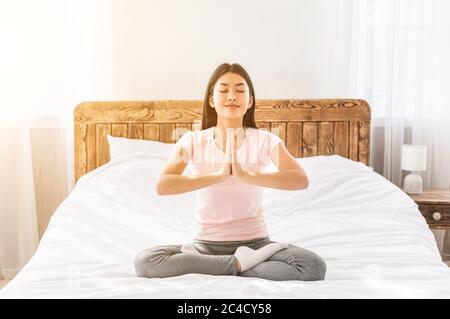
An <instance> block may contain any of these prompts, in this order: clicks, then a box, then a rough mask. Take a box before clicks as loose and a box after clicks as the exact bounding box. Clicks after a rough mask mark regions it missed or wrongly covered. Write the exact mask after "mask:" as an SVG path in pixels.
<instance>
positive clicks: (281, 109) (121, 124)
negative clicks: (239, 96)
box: [74, 99, 370, 181]
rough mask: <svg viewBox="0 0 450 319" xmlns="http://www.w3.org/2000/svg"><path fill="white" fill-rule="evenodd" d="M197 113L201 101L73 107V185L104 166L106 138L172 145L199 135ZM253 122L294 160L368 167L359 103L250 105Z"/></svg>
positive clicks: (366, 111)
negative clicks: (331, 159) (326, 159)
mask: <svg viewBox="0 0 450 319" xmlns="http://www.w3.org/2000/svg"><path fill="white" fill-rule="evenodd" d="M202 109H203V101H202V100H158V101H157V100H155V101H114V102H84V103H81V104H79V105H77V107H76V108H75V110H74V131H75V143H74V145H75V181H77V180H78V179H79V178H80V177H81V176H83V175H84V174H86V173H87V172H89V171H91V170H93V169H95V168H97V167H99V166H101V165H103V164H105V163H106V162H108V161H109V145H108V142H107V139H106V135H107V134H110V135H112V136H121V137H128V138H135V139H146V140H155V141H161V142H165V143H175V142H176V141H177V140H178V138H179V137H180V136H181V135H182V134H177V133H176V132H183V133H184V132H185V130H186V129H188V130H193V131H195V130H201V118H202ZM255 120H256V124H257V126H258V128H261V129H267V130H270V131H271V132H273V133H275V134H277V135H278V136H279V137H280V138H281V139H282V140H283V141H284V142H285V145H286V147H287V149H288V150H289V151H290V153H291V154H292V155H293V156H295V157H308V156H315V155H332V154H338V155H341V156H343V157H346V158H349V159H352V160H354V161H359V162H362V163H364V164H366V165H367V164H368V163H369V149H370V106H369V104H368V103H367V102H366V101H364V100H359V99H317V100H301V99H295V100H256V109H255ZM180 128H183V130H184V131H183V130H180ZM177 129H178V130H177ZM174 132H175V134H174Z"/></svg>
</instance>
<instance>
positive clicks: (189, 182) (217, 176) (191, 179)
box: [156, 147, 231, 195]
mask: <svg viewBox="0 0 450 319" xmlns="http://www.w3.org/2000/svg"><path fill="white" fill-rule="evenodd" d="M189 161H190V157H189V153H188V152H187V151H186V150H185V149H184V148H183V147H179V148H178V149H176V150H175V152H174V153H172V156H171V157H170V158H169V162H168V163H167V165H166V167H165V168H164V170H163V172H162V174H161V177H160V179H159V181H158V184H157V185H156V193H157V194H158V195H174V194H180V193H186V192H191V191H194V190H197V189H199V188H203V187H206V186H209V185H212V184H215V183H219V182H222V181H224V180H225V179H227V178H228V177H229V176H230V174H231V167H230V166H231V163H223V164H222V167H221V169H220V170H219V171H218V172H214V173H210V174H205V175H189V176H185V175H182V174H183V171H184V170H185V168H186V166H187V164H188V163H189Z"/></svg>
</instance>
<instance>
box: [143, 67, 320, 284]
mask: <svg viewBox="0 0 450 319" xmlns="http://www.w3.org/2000/svg"><path fill="white" fill-rule="evenodd" d="M254 113H255V92H254V89H253V84H252V82H251V79H250V77H249V75H248V74H247V72H246V71H245V70H244V68H243V67H242V66H241V65H239V64H232V65H230V64H228V63H224V64H222V65H220V66H219V67H218V68H217V69H216V70H215V71H214V73H213V74H212V76H211V78H210V80H209V83H208V86H207V90H206V94H205V99H204V104H203V114H202V130H201V131H188V132H186V133H185V134H184V135H183V136H182V137H181V138H180V139H179V140H178V141H177V143H176V144H175V145H174V151H173V152H172V154H171V156H170V158H169V161H168V163H167V165H166V166H165V168H164V170H163V172H162V174H161V176H160V180H159V181H158V184H157V186H156V192H157V193H158V194H159V195H173V194H180V193H185V192H190V191H194V190H195V191H196V196H197V212H196V213H197V217H196V225H197V227H196V231H195V235H194V238H193V240H192V242H190V243H185V244H178V245H163V246H156V247H152V248H149V249H146V250H144V251H142V252H141V253H139V254H138V256H137V257H136V260H135V268H136V273H137V275H138V276H140V277H148V278H162V277H171V276H179V275H183V274H188V273H198V274H208V275H237V276H243V277H258V278H264V279H269V280H304V281H306V280H323V279H324V277H325V272H326V264H325V262H324V260H323V259H322V258H321V257H320V256H318V255H317V254H315V253H314V252H312V251H309V250H307V249H304V248H301V247H298V246H295V245H292V244H289V243H279V242H274V241H272V240H270V238H269V235H268V231H267V226H266V223H265V221H264V215H263V209H262V196H263V191H264V187H271V188H278V189H283V190H300V189H305V188H307V187H308V177H307V175H306V173H305V171H304V170H303V168H302V167H301V166H300V164H299V163H298V162H297V161H296V159H295V158H294V157H293V156H292V155H291V154H290V153H289V152H288V150H287V149H286V146H285V145H284V143H283V141H282V140H281V139H280V138H279V137H278V136H277V135H276V134H274V133H272V132H269V131H267V130H263V129H258V128H257V126H256V123H255V118H254ZM270 161H273V163H274V164H275V165H276V166H277V168H278V171H277V172H262V169H263V168H264V167H266V166H267V165H269V164H270ZM189 163H191V167H192V170H193V173H194V175H188V176H185V175H182V174H183V171H184V169H185V168H186V166H187V165H188V164H189Z"/></svg>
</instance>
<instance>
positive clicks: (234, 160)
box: [231, 136, 249, 180]
mask: <svg viewBox="0 0 450 319" xmlns="http://www.w3.org/2000/svg"><path fill="white" fill-rule="evenodd" d="M231 141H232V143H231V144H232V147H231V148H232V152H231V171H232V174H233V176H234V177H236V178H237V179H240V180H243V179H244V178H245V177H247V176H248V175H249V173H248V172H247V171H246V170H244V169H243V168H242V166H241V164H240V163H239V161H238V157H237V136H234V138H232V140H231Z"/></svg>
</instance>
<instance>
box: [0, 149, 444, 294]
mask: <svg viewBox="0 0 450 319" xmlns="http://www.w3.org/2000/svg"><path fill="white" fill-rule="evenodd" d="M297 160H298V161H299V162H300V163H301V165H302V166H303V167H304V168H305V170H306V172H307V173H308V176H309V179H310V186H309V188H308V189H306V190H300V191H283V190H276V189H271V188H265V194H264V202H263V204H264V209H265V218H266V222H267V225H268V228H269V234H270V237H271V239H272V240H276V241H284V242H290V243H293V244H296V245H298V246H301V247H304V248H306V249H310V250H312V251H314V252H316V253H317V254H319V255H320V256H322V257H323V258H324V260H325V261H326V263H327V274H326V277H325V280H324V281H314V282H301V281H282V282H277V281H270V280H264V279H259V278H242V277H239V276H210V275H200V274H186V275H183V276H177V277H171V278H165V279H160V278H157V279H147V278H138V277H136V275H135V272H134V265H133V262H134V257H135V256H136V254H137V253H138V252H139V251H141V250H142V249H145V248H147V247H151V246H155V245H161V244H179V243H185V242H189V241H190V240H191V234H192V231H193V227H194V217H195V193H194V192H189V193H185V194H180V195H171V196H158V195H157V194H156V193H155V190H154V189H155V183H156V180H157V177H158V176H159V173H160V172H161V170H162V168H163V166H164V164H165V160H163V159H159V158H154V157H151V156H144V155H139V156H129V157H122V158H119V159H116V160H114V161H112V162H109V163H107V164H106V165H104V166H102V167H99V168H97V169H95V170H94V171H91V172H90V173H88V174H86V175H84V176H83V177H82V178H81V179H80V180H79V181H78V183H77V185H76V187H75V188H74V190H73V192H72V193H71V194H70V195H69V196H68V197H67V198H66V199H65V200H64V201H63V203H62V204H61V205H60V206H59V207H58V209H57V210H56V211H55V213H54V215H53V216H52V218H51V220H50V223H49V226H48V229H47V231H46V232H45V234H44V236H43V238H42V240H41V242H40V244H39V247H38V249H37V251H36V253H35V255H34V256H33V257H32V258H31V260H30V261H29V262H28V263H27V264H26V265H25V267H24V268H23V269H22V270H21V271H20V273H19V274H18V275H17V276H16V277H15V278H14V279H13V280H12V281H11V282H10V283H9V284H8V285H7V286H6V287H4V288H3V289H2V290H1V291H0V298H450V268H449V267H448V266H447V265H446V264H444V263H443V262H442V261H441V258H440V256H439V252H438V248H437V245H436V242H435V239H434V236H433V234H432V232H431V231H430V229H429V228H428V226H427V224H426V221H425V219H424V218H423V217H422V215H421V214H420V212H419V210H418V207H417V205H416V204H415V203H414V202H413V201H412V200H411V199H410V198H409V197H408V196H407V195H406V194H404V193H403V192H402V191H401V190H400V189H399V188H398V187H397V186H395V185H394V184H392V183H390V182H389V181H387V180H386V179H385V178H383V177H382V176H380V175H379V174H377V173H376V172H374V171H372V170H371V169H370V168H368V167H366V166H365V165H363V164H361V163H357V162H354V161H351V160H349V159H346V158H343V157H341V156H338V155H333V156H316V157H308V158H300V159H297ZM188 172H189V169H188Z"/></svg>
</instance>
